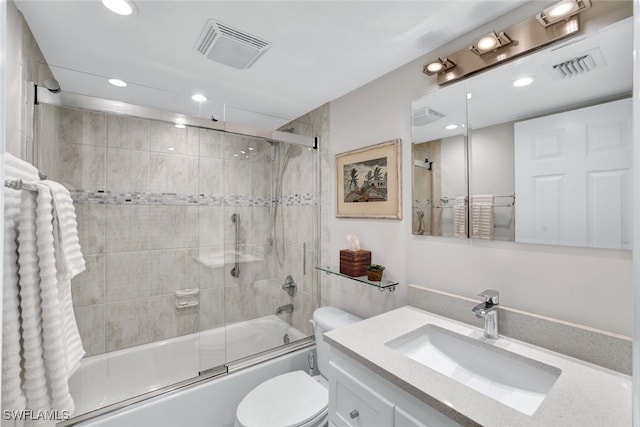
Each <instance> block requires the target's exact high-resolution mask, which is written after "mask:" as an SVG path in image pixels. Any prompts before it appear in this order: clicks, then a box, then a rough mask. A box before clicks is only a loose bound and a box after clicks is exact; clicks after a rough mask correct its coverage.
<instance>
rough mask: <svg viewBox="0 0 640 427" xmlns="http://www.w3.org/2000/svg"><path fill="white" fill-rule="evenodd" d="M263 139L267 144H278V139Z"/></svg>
mask: <svg viewBox="0 0 640 427" xmlns="http://www.w3.org/2000/svg"><path fill="white" fill-rule="evenodd" d="M265 141H266V142H267V143H269V145H271V146H272V147H274V146H276V145H278V144H280V141H276V140H275V139H265Z"/></svg>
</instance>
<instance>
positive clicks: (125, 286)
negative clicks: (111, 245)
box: [105, 251, 151, 302]
mask: <svg viewBox="0 0 640 427" xmlns="http://www.w3.org/2000/svg"><path fill="white" fill-rule="evenodd" d="M149 264H150V254H149V252H147V251H142V252H119V253H112V254H107V255H106V284H105V297H106V301H107V302H114V301H123V300H131V299H134V298H143V297H148V296H150V295H151V289H150V282H149V270H150V266H149Z"/></svg>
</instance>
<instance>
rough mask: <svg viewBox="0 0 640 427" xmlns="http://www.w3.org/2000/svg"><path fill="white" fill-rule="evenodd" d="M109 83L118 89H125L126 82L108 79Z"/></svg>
mask: <svg viewBox="0 0 640 427" xmlns="http://www.w3.org/2000/svg"><path fill="white" fill-rule="evenodd" d="M109 83H111V84H112V85H114V86H118V87H127V82H125V81H122V80H120V79H109Z"/></svg>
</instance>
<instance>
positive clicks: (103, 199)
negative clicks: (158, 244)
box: [71, 190, 321, 207]
mask: <svg viewBox="0 0 640 427" xmlns="http://www.w3.org/2000/svg"><path fill="white" fill-rule="evenodd" d="M71 198H72V199H73V202H74V203H76V204H100V205H174V206H175V205H180V206H243V207H269V206H271V205H273V204H278V205H281V206H316V205H319V204H320V202H321V197H320V196H319V195H317V194H311V193H304V194H287V195H284V196H282V197H281V198H280V200H273V199H271V198H270V197H253V196H238V195H227V196H215V195H210V194H200V195H199V196H196V195H190V194H178V193H147V192H130V193H127V192H122V193H118V192H111V191H87V190H77V191H71Z"/></svg>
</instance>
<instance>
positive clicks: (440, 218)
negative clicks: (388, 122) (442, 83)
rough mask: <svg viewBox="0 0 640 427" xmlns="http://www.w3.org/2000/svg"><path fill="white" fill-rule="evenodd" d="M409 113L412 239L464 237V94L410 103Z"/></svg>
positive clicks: (459, 88) (446, 92)
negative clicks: (410, 129)
mask: <svg viewBox="0 0 640 427" xmlns="http://www.w3.org/2000/svg"><path fill="white" fill-rule="evenodd" d="M411 112H412V127H411V128H412V142H413V144H412V161H413V163H412V179H413V182H412V218H413V222H412V233H413V234H419V235H431V236H448V237H467V230H468V227H467V220H466V218H467V196H468V192H467V141H466V89H465V87H464V85H452V86H449V87H447V88H444V89H440V90H438V91H436V92H433V93H431V94H428V95H425V96H423V97H421V98H418V99H415V100H414V101H412V103H411Z"/></svg>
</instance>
